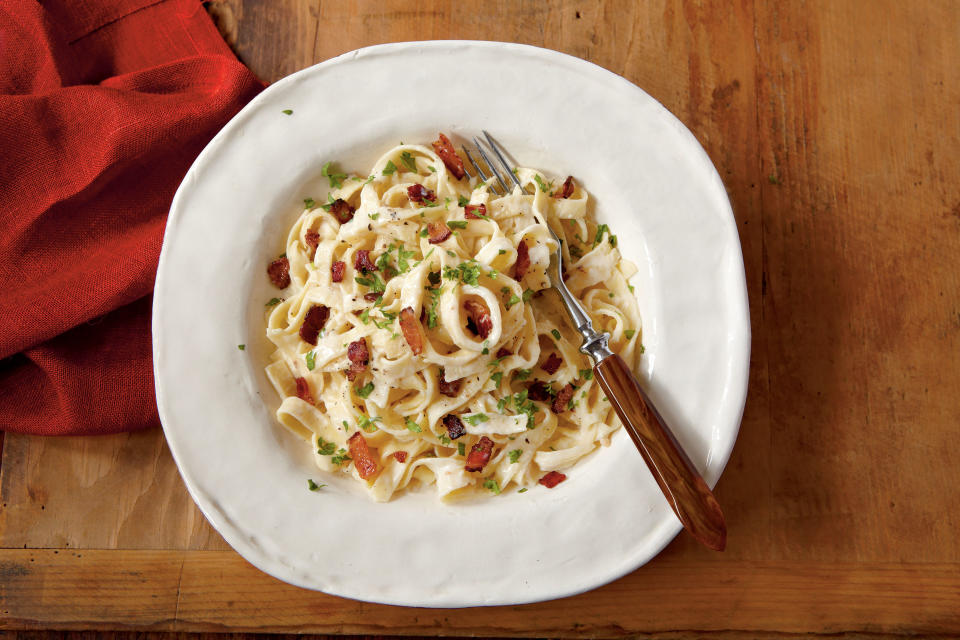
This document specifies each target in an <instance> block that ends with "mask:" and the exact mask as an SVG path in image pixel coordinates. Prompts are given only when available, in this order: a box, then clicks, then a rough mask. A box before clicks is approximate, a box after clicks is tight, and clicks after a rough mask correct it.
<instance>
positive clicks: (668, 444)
mask: <svg viewBox="0 0 960 640" xmlns="http://www.w3.org/2000/svg"><path fill="white" fill-rule="evenodd" d="M593 373H594V375H596V376H597V382H599V383H600V386H601V387H602V388H603V390H604V391H605V392H606V394H607V399H609V400H610V404H612V405H613V408H614V410H616V412H617V415H618V416H620V420H621V422H623V426H624V428H625V429H626V430H627V433H629V434H630V438H631V439H632V440H633V443H634V444H635V445H637V449H638V450H639V451H640V455H642V456H643V459H644V461H645V462H646V463H647V466H648V467H650V471H651V472H652V473H653V477H654V478H655V479H656V481H657V484H659V485H660V490H661V491H663V495H664V496H665V497H666V498H667V502H668V503H670V507H671V508H673V511H674V513H676V514H677V517H678V518H680V522H681V523H682V524H683V526H684V527H685V528H686V529H687V531H689V532H690V533H691V534H693V537H695V538H696V539H697V540H699V541H700V542H702V543H703V544H704V545H706V546H707V547H709V548H710V549H713V550H714V551H723V549H724V548H725V547H726V545H727V525H726V522H725V520H724V518H723V511H721V510H720V504H719V503H718V502H717V499H716V498H714V497H713V492H711V491H710V488H709V487H708V486H707V483H706V482H704V481H703V478H702V477H700V474H699V473H698V472H697V470H696V468H695V467H694V466H693V464H692V463H691V462H690V458H688V457H687V454H686V453H684V451H683V449H682V448H681V447H680V444H679V443H678V442H677V439H676V438H675V437H674V436H673V433H671V431H670V429H669V428H668V427H667V425H666V423H665V422H664V421H663V418H662V417H661V416H660V413H659V412H658V411H657V409H656V408H655V407H654V406H653V403H651V402H650V398H648V397H647V394H646V393H644V391H643V389H641V388H640V384H639V383H638V382H637V379H636V377H634V375H633V372H631V371H630V368H629V367H628V366H627V363H626V362H624V361H623V358H621V357H620V356H618V355H616V354H613V355H611V356H608V357H606V358H604V359H603V360H601V361H600V363H599V364H597V366H595V367H594V368H593Z"/></svg>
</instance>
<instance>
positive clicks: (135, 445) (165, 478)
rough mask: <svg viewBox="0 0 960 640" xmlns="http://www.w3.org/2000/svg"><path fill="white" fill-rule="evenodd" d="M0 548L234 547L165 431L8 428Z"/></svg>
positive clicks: (1, 468) (0, 489) (0, 490)
mask: <svg viewBox="0 0 960 640" xmlns="http://www.w3.org/2000/svg"><path fill="white" fill-rule="evenodd" d="M0 547H40V548H43V547H47V548H74V549H78V548H80V549H83V548H102V549H107V548H125V549H228V548H229V547H228V546H227V544H226V543H225V542H224V541H223V539H222V538H221V537H220V535H219V534H218V533H216V531H214V529H213V528H212V527H211V526H210V525H209V524H208V523H207V521H206V519H205V518H204V517H203V514H201V513H200V511H199V509H197V507H196V505H194V503H193V500H192V499H191V498H190V495H189V494H188V493H187V491H186V487H184V485H183V481H182V480H181V479H180V474H179V473H178V472H177V468H176V465H174V463H173V458H171V456H170V450H169V449H168V448H167V444H166V441H165V440H164V438H163V432H162V431H160V429H150V430H147V431H141V432H138V433H128V434H117V435H110V436H97V437H74V438H39V437H31V436H25V435H22V434H17V433H8V434H7V435H6V439H5V446H4V449H3V464H2V465H0Z"/></svg>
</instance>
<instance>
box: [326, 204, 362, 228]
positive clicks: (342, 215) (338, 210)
mask: <svg viewBox="0 0 960 640" xmlns="http://www.w3.org/2000/svg"><path fill="white" fill-rule="evenodd" d="M354 212H356V209H354V208H353V207H351V206H350V203H349V202H347V201H346V200H343V199H341V198H337V199H336V200H334V201H333V202H331V203H330V213H332V214H333V217H335V218H336V219H337V221H338V222H339V223H340V224H347V223H348V222H350V221H351V220H353V214H354Z"/></svg>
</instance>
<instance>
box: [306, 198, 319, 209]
mask: <svg viewBox="0 0 960 640" xmlns="http://www.w3.org/2000/svg"><path fill="white" fill-rule="evenodd" d="M303 206H305V207H306V208H307V209H313V208H314V207H315V206H317V201H316V200H314V199H313V198H304V199H303Z"/></svg>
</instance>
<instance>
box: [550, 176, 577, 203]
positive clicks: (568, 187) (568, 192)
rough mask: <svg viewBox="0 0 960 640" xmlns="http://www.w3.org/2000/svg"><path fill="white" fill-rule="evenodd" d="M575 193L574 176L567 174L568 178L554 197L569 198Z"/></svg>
mask: <svg viewBox="0 0 960 640" xmlns="http://www.w3.org/2000/svg"><path fill="white" fill-rule="evenodd" d="M572 195H573V176H567V179H566V180H564V181H563V186H561V187H560V188H559V189H557V190H556V191H555V192H554V194H553V197H554V198H569V197H570V196H572Z"/></svg>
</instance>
